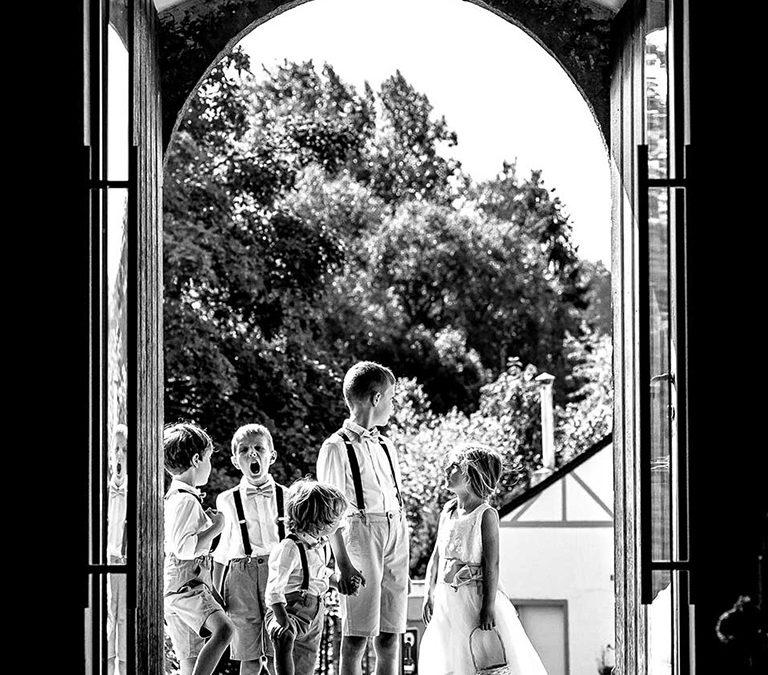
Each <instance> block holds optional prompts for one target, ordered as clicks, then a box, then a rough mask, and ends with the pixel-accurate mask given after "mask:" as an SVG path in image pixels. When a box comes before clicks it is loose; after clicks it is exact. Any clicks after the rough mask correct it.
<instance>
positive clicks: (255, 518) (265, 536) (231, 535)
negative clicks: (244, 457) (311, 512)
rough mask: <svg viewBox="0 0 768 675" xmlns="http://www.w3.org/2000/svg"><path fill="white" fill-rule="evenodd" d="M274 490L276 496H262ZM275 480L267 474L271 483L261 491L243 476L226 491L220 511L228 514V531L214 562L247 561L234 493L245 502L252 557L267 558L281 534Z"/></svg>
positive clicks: (220, 498) (218, 499) (218, 500)
mask: <svg viewBox="0 0 768 675" xmlns="http://www.w3.org/2000/svg"><path fill="white" fill-rule="evenodd" d="M263 488H266V489H267V490H270V489H271V492H272V494H271V495H269V496H267V495H264V494H259V493H260V492H262V491H263ZM277 489H279V488H277V487H276V484H275V479H274V478H272V476H270V475H267V481H266V482H265V483H264V484H263V485H260V486H259V487H258V488H256V487H254V486H252V485H251V484H250V483H249V482H248V481H247V480H246V478H245V476H243V478H242V479H241V480H240V483H239V484H238V485H236V486H235V487H233V488H230V489H229V490H225V491H224V492H222V493H220V494H219V496H218V497H216V510H217V511H219V512H220V513H222V514H224V529H223V530H222V531H221V539H220V540H219V543H218V545H217V546H216V550H215V551H214V552H213V559H214V560H215V561H216V562H217V563H221V564H222V565H226V564H227V563H228V562H229V561H230V560H233V559H235V558H244V557H245V555H246V553H245V549H244V548H243V536H242V531H241V529H240V521H239V519H238V516H237V509H236V508H235V497H234V493H235V490H237V491H238V492H239V493H240V499H241V500H242V502H243V513H244V515H245V520H246V524H247V527H248V539H249V540H250V542H251V549H252V550H251V555H252V556H267V555H269V552H270V551H271V550H272V549H273V548H274V547H275V545H276V544H277V542H278V541H279V538H278V532H277V500H276V497H275V491H276V490H277Z"/></svg>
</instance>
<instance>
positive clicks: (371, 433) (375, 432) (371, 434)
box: [362, 427, 379, 438]
mask: <svg viewBox="0 0 768 675" xmlns="http://www.w3.org/2000/svg"><path fill="white" fill-rule="evenodd" d="M362 437H363V438H378V437H379V427H373V429H368V430H366V431H364V432H363V435H362Z"/></svg>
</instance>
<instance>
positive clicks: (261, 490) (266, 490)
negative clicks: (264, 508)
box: [245, 483, 275, 498]
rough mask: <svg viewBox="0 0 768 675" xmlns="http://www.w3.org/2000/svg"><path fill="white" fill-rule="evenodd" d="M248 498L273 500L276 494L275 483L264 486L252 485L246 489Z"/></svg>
mask: <svg viewBox="0 0 768 675" xmlns="http://www.w3.org/2000/svg"><path fill="white" fill-rule="evenodd" d="M245 494H246V496H247V497H253V496H259V497H267V498H271V497H272V496H273V495H274V494H275V486H274V483H265V484H264V485H258V486H257V485H250V484H248V486H247V487H246V488H245Z"/></svg>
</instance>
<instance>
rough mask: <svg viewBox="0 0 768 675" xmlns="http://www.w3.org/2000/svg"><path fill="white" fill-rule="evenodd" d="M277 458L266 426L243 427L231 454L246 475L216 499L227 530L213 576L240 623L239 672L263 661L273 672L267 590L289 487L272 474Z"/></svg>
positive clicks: (233, 654)
mask: <svg viewBox="0 0 768 675" xmlns="http://www.w3.org/2000/svg"><path fill="white" fill-rule="evenodd" d="M275 458H276V454H275V449H274V446H273V443H272V435H271V434H270V433H269V430H268V429H267V428H266V427H264V426H262V425H260V424H247V425H245V426H242V427H240V428H239V429H238V430H237V431H236V432H235V434H234V436H233V437H232V458H231V459H232V463H233V464H234V465H235V466H236V467H237V468H238V469H239V470H240V472H241V473H242V474H243V477H242V479H241V480H240V483H239V484H238V485H236V486H235V487H233V488H231V489H229V490H226V491H224V492H222V493H221V494H219V496H218V497H217V498H216V509H217V510H218V511H219V513H221V514H223V516H224V529H223V530H222V533H221V539H220V541H219V544H218V546H217V547H216V550H215V551H214V554H213V560H214V570H213V581H214V584H215V586H216V588H217V589H219V592H220V594H221V597H222V599H223V601H224V607H225V609H226V612H227V615H228V616H229V618H230V619H231V621H232V623H233V624H234V625H235V636H234V639H233V640H232V644H231V645H230V652H229V655H230V658H231V659H232V660H234V661H240V675H249V674H254V675H255V674H257V673H259V671H260V670H261V668H262V666H265V667H266V668H267V669H268V670H269V671H270V672H273V673H274V668H273V664H272V655H273V650H272V644H271V642H270V640H269V636H268V635H267V633H266V624H265V622H264V614H265V612H266V609H267V607H266V605H265V604H264V591H265V588H266V584H267V575H268V572H269V567H268V561H269V554H270V552H271V551H272V549H273V548H274V547H275V546H276V545H277V544H278V542H279V541H281V540H282V539H284V538H285V522H284V502H285V496H284V488H283V486H282V485H278V484H277V483H276V482H275V479H274V478H273V477H272V476H271V475H270V473H269V467H270V466H271V465H272V463H273V462H274V461H275Z"/></svg>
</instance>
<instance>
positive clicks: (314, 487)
mask: <svg viewBox="0 0 768 675" xmlns="http://www.w3.org/2000/svg"><path fill="white" fill-rule="evenodd" d="M346 510H347V500H346V498H345V497H344V495H343V494H342V493H341V492H340V491H339V490H338V489H337V488H335V487H334V486H333V485H329V484H328V483H320V482H318V481H316V480H313V479H311V478H301V479H299V480H297V481H296V482H295V483H293V485H291V487H290V491H289V494H288V499H287V500H286V504H285V516H286V520H287V521H288V529H289V530H291V531H292V532H304V533H306V534H309V535H313V534H315V533H316V532H318V531H320V530H321V529H322V528H324V527H327V526H328V525H330V524H331V523H333V522H335V521H337V520H338V519H339V518H341V516H342V515H343V514H344V512H345V511H346Z"/></svg>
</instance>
